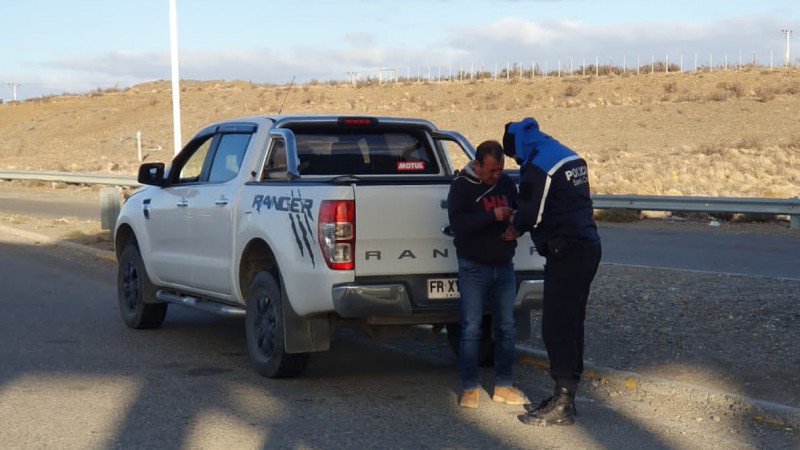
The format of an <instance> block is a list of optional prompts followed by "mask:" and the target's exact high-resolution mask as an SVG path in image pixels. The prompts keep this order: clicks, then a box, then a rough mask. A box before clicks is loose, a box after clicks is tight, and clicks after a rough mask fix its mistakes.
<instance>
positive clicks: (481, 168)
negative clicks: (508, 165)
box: [474, 155, 505, 186]
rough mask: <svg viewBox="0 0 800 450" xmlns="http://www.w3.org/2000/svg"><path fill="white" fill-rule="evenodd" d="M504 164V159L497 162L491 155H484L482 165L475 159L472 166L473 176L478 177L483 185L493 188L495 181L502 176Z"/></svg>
mask: <svg viewBox="0 0 800 450" xmlns="http://www.w3.org/2000/svg"><path fill="white" fill-rule="evenodd" d="M504 163H505V158H500V161H498V160H496V159H494V157H493V156H491V155H486V157H485V158H483V164H481V162H480V161H478V160H477V159H476V160H475V165H474V169H475V175H478V178H480V180H481V181H482V182H483V184H487V185H489V186H494V185H495V184H496V183H497V180H499V179H500V175H502V174H503V164H504Z"/></svg>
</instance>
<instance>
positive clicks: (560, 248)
mask: <svg viewBox="0 0 800 450" xmlns="http://www.w3.org/2000/svg"><path fill="white" fill-rule="evenodd" d="M503 147H504V151H505V154H506V155H507V156H510V157H512V158H515V159H516V161H517V163H518V164H519V165H520V173H521V179H520V185H519V197H518V208H517V211H516V213H515V214H514V215H513V217H512V219H511V223H512V227H513V228H514V231H515V232H516V234H522V233H525V232H526V231H529V232H530V233H531V237H532V239H533V243H534V245H535V246H536V251H537V252H538V253H539V254H540V255H542V256H543V257H544V258H545V259H546V263H545V270H544V299H543V305H542V338H543V340H544V344H545V347H546V348H547V356H548V358H549V360H550V376H551V377H552V378H553V379H554V380H555V392H554V393H553V395H552V396H551V397H549V398H547V399H545V400H544V401H542V402H541V403H540V404H539V406H538V407H532V406H531V405H526V406H528V407H526V409H527V410H528V413H527V414H524V415H521V416H519V419H520V420H521V421H522V422H523V423H525V424H528V425H571V424H572V423H574V421H575V392H576V391H577V388H578V383H579V381H580V378H581V374H582V373H583V343H584V335H583V333H584V319H585V317H586V302H587V300H588V298H589V289H590V286H591V284H592V280H593V279H594V276H595V274H596V273H597V267H598V265H599V263H600V256H601V246H600V237H599V236H598V234H597V227H596V225H595V222H594V218H593V209H592V199H591V196H590V194H589V175H588V172H587V168H586V161H584V160H583V158H581V157H580V156H578V154H576V153H575V152H574V151H573V150H571V149H569V148H568V147H566V146H565V145H563V144H561V143H560V142H558V141H557V140H556V139H553V138H552V137H550V136H548V135H547V134H545V133H543V132H541V131H540V130H539V124H538V123H537V122H536V120H535V119H533V118H530V117H529V118H526V119H523V120H521V121H519V122H509V123H508V124H506V127H505V133H504V135H503Z"/></svg>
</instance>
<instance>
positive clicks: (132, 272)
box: [117, 244, 167, 329]
mask: <svg viewBox="0 0 800 450" xmlns="http://www.w3.org/2000/svg"><path fill="white" fill-rule="evenodd" d="M155 292H156V288H155V286H153V283H151V282H150V277H148V276H147V271H146V270H145V268H144V262H142V255H141V253H140V252H139V248H138V247H137V246H136V245H134V244H128V245H126V246H125V249H124V250H123V251H122V254H121V255H120V256H119V263H118V266H117V298H118V303H119V312H120V315H121V316H122V320H123V321H124V322H125V325H127V326H129V327H131V328H136V329H142V328H158V327H160V326H161V323H162V322H164V316H166V314H167V304H166V303H163V302H159V301H158V300H156V298H155Z"/></svg>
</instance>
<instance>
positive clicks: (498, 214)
mask: <svg viewBox="0 0 800 450" xmlns="http://www.w3.org/2000/svg"><path fill="white" fill-rule="evenodd" d="M513 212H514V210H513V209H511V208H509V207H508V206H498V207H497V208H495V209H494V218H495V219H497V221H498V222H505V221H506V220H508V219H509V217H511V213H513Z"/></svg>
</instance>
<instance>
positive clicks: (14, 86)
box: [8, 83, 19, 101]
mask: <svg viewBox="0 0 800 450" xmlns="http://www.w3.org/2000/svg"><path fill="white" fill-rule="evenodd" d="M8 85H9V86H10V87H11V99H12V101H17V86H19V83H8Z"/></svg>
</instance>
